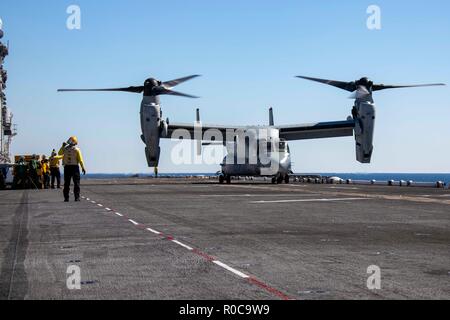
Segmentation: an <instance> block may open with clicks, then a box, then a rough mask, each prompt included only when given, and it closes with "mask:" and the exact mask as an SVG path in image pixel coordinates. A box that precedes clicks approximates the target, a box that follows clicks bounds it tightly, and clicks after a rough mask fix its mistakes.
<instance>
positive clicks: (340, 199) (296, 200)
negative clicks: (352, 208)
mask: <svg viewBox="0 0 450 320" xmlns="http://www.w3.org/2000/svg"><path fill="white" fill-rule="evenodd" d="M354 200H368V198H328V199H327V198H322V199H294V200H261V201H251V202H250V203H291V202H333V201H354Z"/></svg>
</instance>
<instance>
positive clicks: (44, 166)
mask: <svg viewBox="0 0 450 320" xmlns="http://www.w3.org/2000/svg"><path fill="white" fill-rule="evenodd" d="M41 172H42V183H43V184H44V189H48V188H49V187H50V165H49V163H48V159H47V157H46V156H45V155H43V156H42V161H41Z"/></svg>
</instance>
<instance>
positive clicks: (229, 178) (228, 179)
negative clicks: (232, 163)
mask: <svg viewBox="0 0 450 320" xmlns="http://www.w3.org/2000/svg"><path fill="white" fill-rule="evenodd" d="M227 184H231V176H227Z"/></svg>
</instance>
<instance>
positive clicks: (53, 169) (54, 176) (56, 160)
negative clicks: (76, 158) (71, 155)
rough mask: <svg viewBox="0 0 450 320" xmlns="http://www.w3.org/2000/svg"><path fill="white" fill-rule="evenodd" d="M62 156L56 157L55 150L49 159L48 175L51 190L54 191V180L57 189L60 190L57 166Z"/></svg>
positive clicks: (59, 173) (59, 175) (59, 174)
mask: <svg viewBox="0 0 450 320" xmlns="http://www.w3.org/2000/svg"><path fill="white" fill-rule="evenodd" d="M61 159H62V156H60V157H58V155H57V154H56V150H53V151H52V156H51V157H50V175H51V177H52V189H55V180H56V183H57V188H58V189H60V188H61V172H60V171H59V165H60V163H61Z"/></svg>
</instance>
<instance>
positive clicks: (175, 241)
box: [172, 240, 194, 251]
mask: <svg viewBox="0 0 450 320" xmlns="http://www.w3.org/2000/svg"><path fill="white" fill-rule="evenodd" d="M172 242H173V243H176V244H177V245H179V246H182V247H183V248H185V249H188V250H190V251H192V250H194V249H193V248H191V247H189V246H188V245H185V244H184V243H181V242H180V241H177V240H172Z"/></svg>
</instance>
